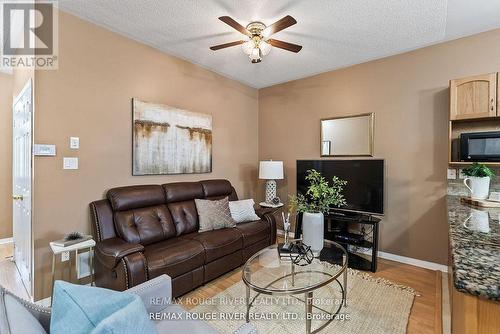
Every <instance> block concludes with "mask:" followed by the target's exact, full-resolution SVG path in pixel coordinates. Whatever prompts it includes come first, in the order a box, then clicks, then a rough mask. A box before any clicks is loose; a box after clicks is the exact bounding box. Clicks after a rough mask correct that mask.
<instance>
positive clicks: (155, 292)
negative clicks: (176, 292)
mask: <svg viewBox="0 0 500 334" xmlns="http://www.w3.org/2000/svg"><path fill="white" fill-rule="evenodd" d="M125 292H127V293H132V294H135V295H138V296H139V297H141V299H142V302H143V303H144V306H146V310H147V311H148V313H157V312H161V311H162V310H163V309H165V308H166V307H167V306H168V305H170V304H171V303H172V279H171V278H170V276H167V275H161V276H158V277H156V278H153V279H152V280H149V281H147V282H144V283H141V284H139V285H136V286H134V287H133V288H130V289H128V290H125Z"/></svg>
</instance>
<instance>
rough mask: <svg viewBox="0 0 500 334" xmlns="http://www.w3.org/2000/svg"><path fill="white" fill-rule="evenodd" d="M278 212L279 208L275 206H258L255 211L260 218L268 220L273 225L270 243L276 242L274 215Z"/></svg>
mask: <svg viewBox="0 0 500 334" xmlns="http://www.w3.org/2000/svg"><path fill="white" fill-rule="evenodd" d="M276 212H277V209H274V208H258V209H255V213H256V214H257V216H259V218H260V219H262V220H263V221H266V222H268V223H269V225H271V236H270V240H269V241H270V244H271V245H272V244H274V243H276V232H277V231H276V216H275V215H274V214H275V213H276Z"/></svg>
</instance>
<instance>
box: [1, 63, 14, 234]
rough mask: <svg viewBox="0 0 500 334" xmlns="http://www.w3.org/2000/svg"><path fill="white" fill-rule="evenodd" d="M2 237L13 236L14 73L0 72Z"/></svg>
mask: <svg viewBox="0 0 500 334" xmlns="http://www.w3.org/2000/svg"><path fill="white" fill-rule="evenodd" d="M0 157H1V159H0V239H4V238H10V237H12V197H11V195H12V75H10V74H5V73H2V72H0Z"/></svg>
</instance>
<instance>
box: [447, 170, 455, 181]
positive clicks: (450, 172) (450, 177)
mask: <svg viewBox="0 0 500 334" xmlns="http://www.w3.org/2000/svg"><path fill="white" fill-rule="evenodd" d="M456 178H457V170H456V169H455V168H448V180H456Z"/></svg>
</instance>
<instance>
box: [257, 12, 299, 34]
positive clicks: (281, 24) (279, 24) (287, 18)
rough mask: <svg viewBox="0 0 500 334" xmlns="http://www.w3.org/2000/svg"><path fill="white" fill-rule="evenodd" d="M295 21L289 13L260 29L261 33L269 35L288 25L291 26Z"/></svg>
mask: <svg viewBox="0 0 500 334" xmlns="http://www.w3.org/2000/svg"><path fill="white" fill-rule="evenodd" d="M295 23H297V21H296V20H295V19H294V18H293V17H291V16H290V15H287V16H285V17H284V18H282V19H281V20H278V21H276V22H274V23H273V24H271V25H270V26H269V27H267V28H266V29H264V31H262V35H263V36H266V37H269V36H271V35H272V34H275V33H277V32H278V31H281V30H283V29H286V28H288V27H290V26H293V25H294V24H295Z"/></svg>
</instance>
